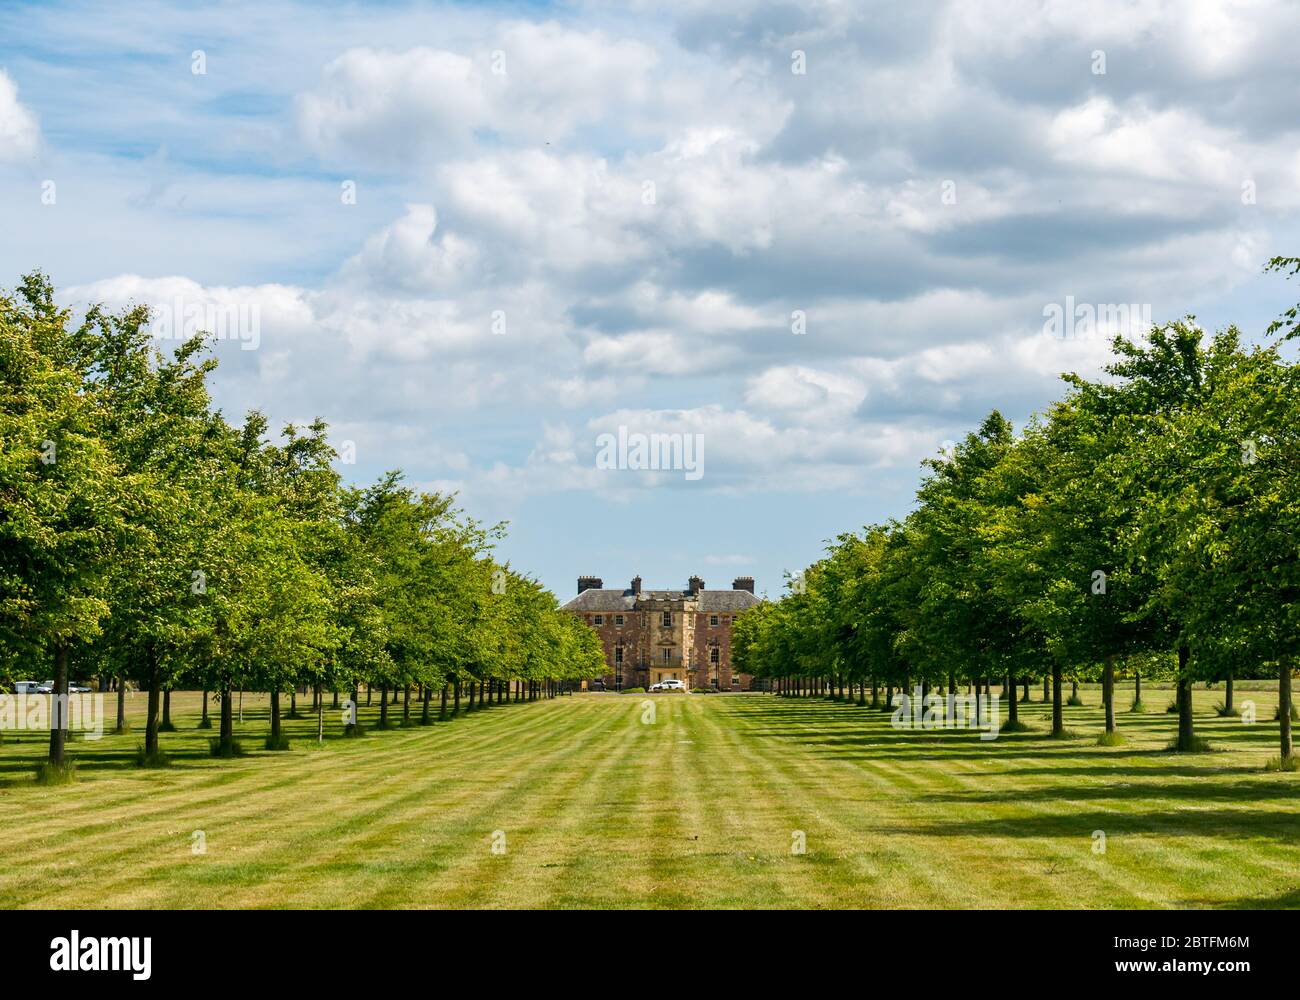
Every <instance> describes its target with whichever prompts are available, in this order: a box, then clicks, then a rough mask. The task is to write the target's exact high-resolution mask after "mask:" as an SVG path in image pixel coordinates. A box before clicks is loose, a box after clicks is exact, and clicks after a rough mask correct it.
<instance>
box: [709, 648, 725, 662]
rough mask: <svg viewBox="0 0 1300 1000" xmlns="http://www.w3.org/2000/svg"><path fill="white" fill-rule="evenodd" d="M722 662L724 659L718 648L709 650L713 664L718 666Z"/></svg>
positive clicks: (710, 660)
mask: <svg viewBox="0 0 1300 1000" xmlns="http://www.w3.org/2000/svg"><path fill="white" fill-rule="evenodd" d="M721 660H722V657H721V655H720V654H719V652H718V647H717V646H714V647H713V648H712V649H710V650H709V662H710V663H713V664H717V663H719V662H721Z"/></svg>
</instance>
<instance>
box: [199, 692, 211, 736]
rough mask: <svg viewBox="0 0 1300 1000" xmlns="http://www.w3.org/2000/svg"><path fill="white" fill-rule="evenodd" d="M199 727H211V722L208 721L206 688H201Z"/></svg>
mask: <svg viewBox="0 0 1300 1000" xmlns="http://www.w3.org/2000/svg"><path fill="white" fill-rule="evenodd" d="M199 728H200V729H210V728H212V723H210V722H209V721H208V689H207V688H204V689H203V718H202V720H201V721H200V723H199Z"/></svg>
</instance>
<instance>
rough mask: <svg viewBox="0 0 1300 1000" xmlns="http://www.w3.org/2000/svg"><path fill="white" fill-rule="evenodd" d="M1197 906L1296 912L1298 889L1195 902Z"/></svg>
mask: <svg viewBox="0 0 1300 1000" xmlns="http://www.w3.org/2000/svg"><path fill="white" fill-rule="evenodd" d="M1195 905H1197V906H1214V907H1218V908H1219V909H1223V910H1298V909H1300V889H1290V890H1288V891H1286V892H1283V893H1279V894H1278V895H1276V896H1250V897H1247V898H1245V899H1227V900H1197V902H1196V904H1195Z"/></svg>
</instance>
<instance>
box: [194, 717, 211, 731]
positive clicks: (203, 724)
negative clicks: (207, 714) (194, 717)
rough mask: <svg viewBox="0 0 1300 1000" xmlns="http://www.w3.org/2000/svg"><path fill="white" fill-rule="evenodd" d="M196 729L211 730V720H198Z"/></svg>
mask: <svg viewBox="0 0 1300 1000" xmlns="http://www.w3.org/2000/svg"><path fill="white" fill-rule="evenodd" d="M197 728H199V729H211V728H212V719H211V718H203V719H200V720H199V724H198V727H197Z"/></svg>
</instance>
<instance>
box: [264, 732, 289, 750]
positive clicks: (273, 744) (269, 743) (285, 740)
mask: <svg viewBox="0 0 1300 1000" xmlns="http://www.w3.org/2000/svg"><path fill="white" fill-rule="evenodd" d="M262 746H263V747H265V748H266V749H267V750H288V749H289V737H287V736H285V735H284V733H281V734H280V735H279V736H278V737H277V736H272V735H271V734H270V733H267V734H266V739H265V740H263V741H262Z"/></svg>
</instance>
